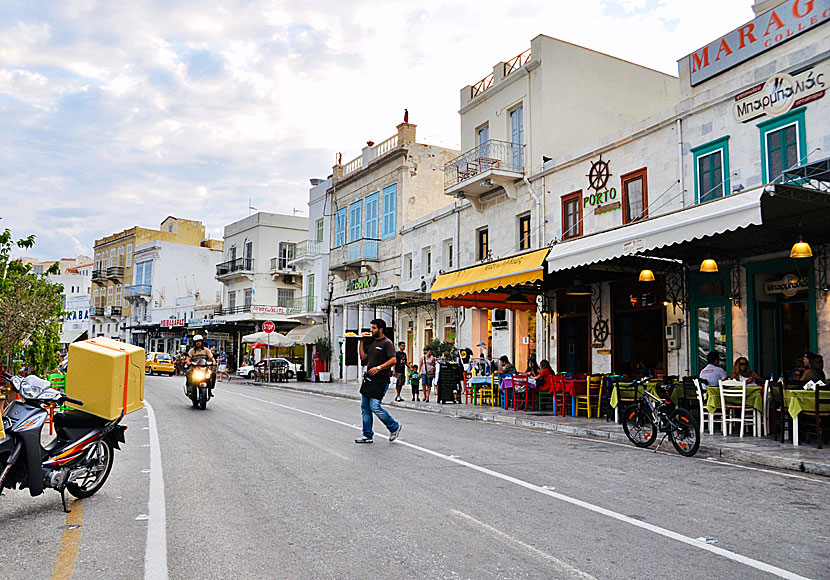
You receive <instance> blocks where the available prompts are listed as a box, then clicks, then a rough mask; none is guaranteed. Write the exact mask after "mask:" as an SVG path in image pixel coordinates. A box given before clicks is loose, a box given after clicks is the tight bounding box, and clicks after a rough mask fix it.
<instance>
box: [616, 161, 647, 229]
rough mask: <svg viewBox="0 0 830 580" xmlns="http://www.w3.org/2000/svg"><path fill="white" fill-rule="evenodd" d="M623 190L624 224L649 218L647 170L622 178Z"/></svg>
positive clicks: (634, 172) (640, 170)
mask: <svg viewBox="0 0 830 580" xmlns="http://www.w3.org/2000/svg"><path fill="white" fill-rule="evenodd" d="M620 180H621V182H622V190H623V223H624V224H627V223H629V222H633V221H635V220H638V219H640V218H642V217H648V185H647V182H646V170H645V169H638V170H637V171H632V172H631V173H627V174H625V175H623V176H621V177H620Z"/></svg>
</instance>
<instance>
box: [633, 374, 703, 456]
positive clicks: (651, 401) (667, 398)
mask: <svg viewBox="0 0 830 580" xmlns="http://www.w3.org/2000/svg"><path fill="white" fill-rule="evenodd" d="M636 384H638V383H637V382H635V385H636ZM658 390H659V391H658V392H662V393H663V394H664V396H662V397H658V396H656V395H653V394H651V393H649V392H648V391H647V390H645V385H644V384H643V395H642V396H641V397H640V400H639V401H637V402H636V403H634V404H632V405H629V406H628V407H627V408H626V409H625V412H624V413H623V430H624V431H625V435H626V437H628V439H629V440H630V441H631V442H632V443H633V444H634V445H636V446H637V447H642V448H646V447H650V446H651V445H652V444H653V443H654V440H655V439H657V434H658V433H665V434H664V435H663V439H661V440H660V443H659V444H658V445H657V448H656V449H655V450H654V452H655V453H656V452H657V449H660V445H662V444H663V441H665V440H666V437H668V438H669V439H670V440H671V442H672V445H674V448H675V449H676V450H677V452H678V453H680V455H683V456H685V457H691V456H692V455H694V454H695V453H697V450H698V449H699V448H700V429H699V428H698V425H697V421H695V419H694V417H692V414H691V413H689V411H687V410H686V409H681V408H679V407H677V405H675V404H674V403H672V401H671V395H672V392H673V391H674V385H661V386H660V387H658Z"/></svg>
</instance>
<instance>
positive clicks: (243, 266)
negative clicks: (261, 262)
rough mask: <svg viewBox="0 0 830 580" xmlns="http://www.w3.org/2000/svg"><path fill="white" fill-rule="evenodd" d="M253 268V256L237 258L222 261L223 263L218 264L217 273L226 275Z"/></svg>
mask: <svg viewBox="0 0 830 580" xmlns="http://www.w3.org/2000/svg"><path fill="white" fill-rule="evenodd" d="M253 269H254V259H253V258H237V259H235V260H229V261H227V262H222V263H221V264H216V275H217V276H224V275H226V274H231V273H233V272H241V271H251V270H253Z"/></svg>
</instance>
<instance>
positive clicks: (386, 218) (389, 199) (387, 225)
mask: <svg viewBox="0 0 830 580" xmlns="http://www.w3.org/2000/svg"><path fill="white" fill-rule="evenodd" d="M397 206H398V185H397V184H396V183H393V184H392V185H388V186H386V187H384V188H383V225H382V227H383V231H382V232H381V239H384V240H386V239H389V238H394V237H395V228H396V227H397V211H398V210H397Z"/></svg>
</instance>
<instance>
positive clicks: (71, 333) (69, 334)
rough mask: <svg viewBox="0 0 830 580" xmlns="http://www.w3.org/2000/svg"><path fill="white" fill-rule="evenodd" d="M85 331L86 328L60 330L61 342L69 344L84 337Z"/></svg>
mask: <svg viewBox="0 0 830 580" xmlns="http://www.w3.org/2000/svg"><path fill="white" fill-rule="evenodd" d="M86 333H87V331H86V330H67V331H65V332H61V340H60V342H61V344H71V343H73V342H77V341H78V340H80V339H81V338H82V337H85V335H86Z"/></svg>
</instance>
